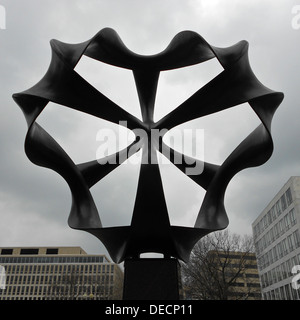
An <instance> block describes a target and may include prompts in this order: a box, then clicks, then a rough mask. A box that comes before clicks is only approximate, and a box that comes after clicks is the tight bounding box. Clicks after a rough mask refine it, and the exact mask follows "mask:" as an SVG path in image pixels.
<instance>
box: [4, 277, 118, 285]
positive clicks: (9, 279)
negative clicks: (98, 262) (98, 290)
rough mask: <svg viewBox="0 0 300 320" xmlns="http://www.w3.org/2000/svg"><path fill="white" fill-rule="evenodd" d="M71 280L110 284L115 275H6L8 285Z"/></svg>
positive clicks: (40, 283) (41, 283)
mask: <svg viewBox="0 0 300 320" xmlns="http://www.w3.org/2000/svg"><path fill="white" fill-rule="evenodd" d="M69 279H73V280H76V281H79V282H83V283H108V282H113V280H114V275H113V274H110V275H109V274H107V275H97V276H96V275H95V276H91V275H76V274H75V275H74V274H71V275H66V274H63V275H24V276H23V275H21V276H11V275H6V284H7V285H10V284H12V285H13V284H39V285H43V284H45V285H46V284H49V283H50V282H51V283H57V284H59V283H62V282H66V281H69Z"/></svg>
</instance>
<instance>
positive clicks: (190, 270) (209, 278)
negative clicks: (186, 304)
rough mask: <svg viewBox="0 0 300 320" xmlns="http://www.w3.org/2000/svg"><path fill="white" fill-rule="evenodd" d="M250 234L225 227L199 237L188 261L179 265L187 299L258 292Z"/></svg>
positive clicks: (224, 297)
mask: <svg viewBox="0 0 300 320" xmlns="http://www.w3.org/2000/svg"><path fill="white" fill-rule="evenodd" d="M253 252H254V247H253V241H252V237H250V236H243V237H242V236H240V235H237V234H230V233H229V231H228V230H225V231H219V232H215V233H213V234H210V235H208V236H206V237H204V238H202V239H201V240H200V241H199V242H198V243H197V244H196V246H195V247H194V249H193V251H192V254H191V258H190V261H189V262H188V263H187V264H183V265H182V280H183V285H184V289H185V292H186V294H187V296H188V297H189V298H190V299H196V300H228V299H249V298H250V297H251V298H252V297H253V296H254V295H255V296H260V286H259V281H258V274H257V264H256V259H255V255H254V253H253Z"/></svg>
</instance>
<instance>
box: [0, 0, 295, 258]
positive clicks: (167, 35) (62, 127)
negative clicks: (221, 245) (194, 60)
mask: <svg viewBox="0 0 300 320" xmlns="http://www.w3.org/2000/svg"><path fill="white" fill-rule="evenodd" d="M0 5H2V6H3V7H2V8H5V13H6V14H5V18H6V21H5V23H6V29H2V30H0V106H1V110H2V113H1V117H0V123H1V125H0V131H1V132H0V146H1V158H0V164H1V166H0V179H1V180H0V247H5V246H68V245H75V246H81V247H82V248H84V249H85V250H86V251H87V252H88V253H106V251H105V249H104V247H103V246H102V245H101V243H100V242H99V240H97V239H96V238H94V237H93V236H92V235H90V234H88V233H85V232H82V231H76V230H72V229H70V228H69V227H68V225H67V218H68V215H69V211H70V207H71V195H70V191H69V189H68V186H67V184H66V183H65V181H64V180H63V179H62V178H61V177H60V176H59V175H57V174H56V173H55V172H54V171H51V170H48V169H45V168H41V167H37V166H35V165H34V164H32V163H31V162H30V161H29V160H28V159H27V157H26V155H25V153H24V139H25V135H26V132H27V125H26V122H25V118H24V116H23V114H22V111H21V109H19V107H18V106H17V105H16V104H15V103H14V101H13V100H12V98H11V96H12V94H13V93H16V92H21V91H23V90H26V89H28V88H30V87H31V86H33V85H34V84H36V83H37V82H38V81H39V80H40V79H41V78H42V76H43V75H44V74H45V72H46V70H47V69H48V66H49V63H50V58H51V50H50V45H49V41H50V40H51V39H58V40H60V41H63V42H67V43H80V42H83V41H86V40H88V39H90V38H92V37H93V36H94V35H95V34H96V33H97V32H98V31H99V30H101V29H102V28H105V27H111V28H113V29H115V30H116V31H117V32H118V34H119V35H120V37H121V38H122V40H123V42H124V43H125V45H126V46H127V47H128V48H129V49H130V50H132V51H134V52H136V53H139V54H147V55H148V54H156V53H159V52H161V51H162V50H164V49H165V48H166V46H167V45H168V44H169V42H170V41H171V40H172V38H173V37H174V36H175V35H176V34H177V33H178V32H180V31H183V30H192V31H195V32H197V33H199V34H200V35H202V36H203V37H204V38H205V39H206V40H207V41H208V42H209V43H210V44H211V45H213V46H217V47H227V46H231V45H233V44H235V43H237V42H238V41H240V40H247V41H248V42H249V44H250V47H249V57H250V64H251V67H252V69H253V71H254V73H255V74H256V76H257V77H258V79H259V80H260V81H261V82H262V83H263V84H264V85H265V86H267V87H269V88H270V89H272V90H275V91H282V92H284V94H285V99H284V101H283V103H282V104H281V105H280V107H279V109H278V110H277V112H276V113H275V116H274V119H273V125H272V134H273V139H274V145H275V149H274V153H273V155H272V157H271V159H270V160H269V161H268V162H267V163H266V164H264V165H263V166H261V167H259V168H252V169H247V170H244V171H242V172H240V173H238V174H237V175H236V176H235V177H234V178H233V180H232V181H231V183H230V184H229V186H228V188H227V191H226V198H225V207H226V209H227V213H228V217H229V230H231V231H232V232H236V233H239V234H251V232H252V229H251V223H252V222H253V221H254V220H255V218H256V217H257V216H258V215H259V213H260V212H261V211H262V210H263V209H264V208H265V206H266V205H267V204H268V203H269V201H270V200H271V199H272V198H273V196H275V194H276V193H277V192H278V191H279V189H280V188H281V187H282V186H283V185H284V183H285V182H286V181H287V180H288V179H289V177H290V176H297V175H299V174H300V147H299V146H300V142H299V133H300V126H299V119H300V112H299V90H300V86H299V78H300V58H299V57H300V29H295V28H293V24H292V19H293V17H295V14H293V13H292V8H293V7H294V6H295V5H297V1H290V0H277V1H271V0H270V1H269V0H263V1H261V0H260V1H258V0H252V1H248V2H246V1H237V0H228V1H218V0H203V1H201V0H186V1H182V0H164V1H161V0H150V1H141V0H126V1H125V0H89V1H86V0H59V1H58V0H51V1H50V0H43V1H40V0H1V1H0ZM2 12H3V10H2ZM1 18H2V19H3V16H2V17H0V19H1ZM294 19H295V18H294ZM299 21H300V19H299ZM2 22H3V20H2ZM0 25H1V21H0ZM76 70H77V72H78V73H80V74H81V75H82V76H84V77H85V78H86V79H87V80H89V81H90V82H91V83H92V84H93V85H94V86H95V87H96V88H98V89H99V90H101V91H102V92H103V93H104V94H106V95H107V96H108V97H109V98H110V99H111V100H113V101H115V102H116V103H118V104H119V105H120V106H122V107H123V108H124V109H127V110H129V111H130V112H132V113H133V114H134V115H136V116H138V117H140V111H139V105H138V98H137V94H136V91H135V86H134V81H133V77H132V74H131V72H130V71H128V70H123V69H118V68H115V67H111V66H107V65H104V64H102V63H99V62H95V61H91V59H88V58H85V59H82V60H81V61H80V63H79V64H78V66H77V67H76ZM221 71H222V68H221V67H220V65H219V64H218V63H217V61H216V60H215V59H213V60H211V61H209V62H207V63H204V64H203V65H202V64H201V65H197V66H193V67H188V68H185V69H182V70H176V71H175V70H174V71H170V72H163V73H162V74H161V76H160V82H159V86H158V92H157V100H156V114H155V116H156V119H159V118H160V117H161V116H163V115H164V114H166V113H168V112H169V111H170V110H172V109H173V108H175V107H176V106H177V105H179V104H180V103H181V102H183V101H184V100H185V99H186V98H188V97H189V96H190V95H191V94H192V93H193V92H195V91H196V90H197V89H199V88H200V87H201V86H202V85H203V84H205V83H206V82H207V81H209V80H210V79H212V78H213V77H214V76H216V75H217V74H218V73H219V72H221ZM38 123H39V124H41V125H42V126H43V127H44V128H45V129H46V130H47V131H48V132H49V133H50V134H52V135H53V137H54V138H55V139H57V141H58V142H59V143H61V145H62V146H63V147H64V148H65V150H66V151H67V152H68V153H69V154H70V156H71V157H72V158H73V160H74V161H75V162H76V163H78V162H83V161H88V160H92V159H95V156H96V151H97V148H99V141H96V135H97V132H98V130H99V129H101V128H103V127H109V124H108V123H107V122H104V121H100V120H99V119H94V118H92V117H91V116H88V115H85V114H80V113H79V112H75V111H72V110H70V109H67V108H65V107H62V106H59V105H55V104H53V103H49V104H48V105H47V107H46V108H45V110H44V111H43V113H42V114H41V116H40V118H39V119H38ZM259 123H260V122H259V120H258V119H257V117H256V115H255V114H254V112H253V111H252V110H251V108H250V107H249V105H248V104H244V105H240V106H236V107H234V108H232V109H230V110H227V111H224V112H222V113H220V114H215V115H210V116H207V117H205V118H204V119H200V120H198V121H193V123H192V124H185V125H184V126H182V128H189V127H193V128H201V129H204V137H205V140H204V150H205V153H204V155H205V159H204V160H206V161H208V162H214V163H217V164H221V163H222V161H224V159H225V158H226V157H227V156H228V155H229V154H230V152H231V151H232V150H233V148H234V147H236V146H237V145H238V143H240V142H241V141H242V139H243V138H244V137H246V136H247V135H248V134H249V133H250V132H251V131H252V130H253V129H254V128H255V127H256V126H257V125H258V124H259ZM110 128H115V127H114V126H110ZM138 174H139V165H133V164H129V163H128V164H125V165H122V166H120V167H119V168H118V169H117V170H115V171H114V172H113V173H112V174H111V175H110V176H109V177H106V178H105V179H104V180H103V181H101V182H100V183H99V184H98V185H96V186H95V187H93V188H92V194H93V196H94V198H95V201H96V204H97V206H98V210H99V213H100V217H101V219H102V222H103V225H104V226H114V225H128V224H129V223H130V219H131V214H132V209H133V204H134V197H135V192H136V183H137V179H138ZM161 174H162V178H163V182H164V186H165V193H166V198H167V204H168V208H169V211H170V219H171V222H172V223H173V224H177V225H185V226H193V224H194V222H195V218H196V216H197V213H198V211H199V209H200V205H201V202H202V199H203V195H204V191H203V190H201V189H200V188H199V187H198V186H197V185H195V184H194V183H193V182H192V181H191V180H189V179H188V178H186V177H185V176H183V175H182V174H181V173H179V172H177V170H176V169H175V168H174V167H173V166H171V165H166V166H164V167H162V168H161Z"/></svg>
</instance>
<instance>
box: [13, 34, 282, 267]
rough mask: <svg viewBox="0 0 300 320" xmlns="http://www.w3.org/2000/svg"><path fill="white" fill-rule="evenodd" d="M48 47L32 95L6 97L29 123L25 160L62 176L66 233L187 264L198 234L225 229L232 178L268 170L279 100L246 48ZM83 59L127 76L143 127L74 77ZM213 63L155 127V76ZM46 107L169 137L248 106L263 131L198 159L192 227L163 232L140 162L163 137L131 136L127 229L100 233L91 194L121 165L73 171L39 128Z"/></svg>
mask: <svg viewBox="0 0 300 320" xmlns="http://www.w3.org/2000/svg"><path fill="white" fill-rule="evenodd" d="M51 48H52V60H51V64H50V66H49V69H48V71H47V73H46V74H45V76H44V77H43V78H42V79H41V80H40V82H38V83H37V84H36V85H35V86H33V87H32V88H30V89H28V90H26V91H24V92H21V93H17V94H14V95H13V98H14V100H15V101H16V103H17V104H18V105H19V106H20V108H21V109H22V111H23V112H24V115H25V118H26V121H27V124H28V132H27V135H26V140H25V152H26V154H27V156H28V158H29V159H30V160H31V161H32V162H33V163H35V164H36V165H39V166H43V167H47V168H50V169H52V170H54V171H56V172H57V173H59V174H60V175H61V176H62V177H63V178H64V179H65V180H66V182H67V183H68V185H69V187H70V190H71V193H72V207H71V211H70V215H69V219H68V223H69V226H70V227H71V228H74V229H79V230H85V231H88V232H90V233H91V234H93V235H94V236H96V237H97V238H99V239H100V240H101V241H102V242H103V243H104V245H105V246H106V248H107V250H108V252H109V253H110V255H111V257H112V259H113V260H114V261H115V262H121V261H123V260H124V259H127V258H130V257H138V256H139V255H140V254H141V253H143V252H159V253H163V254H164V255H166V256H173V257H176V258H179V259H182V260H184V261H187V260H188V258H189V254H190V251H191V249H192V248H193V246H194V244H195V243H196V242H197V241H198V240H199V239H200V238H201V237H203V236H204V235H206V234H208V233H210V232H212V231H216V230H221V229H224V228H226V227H227V225H228V218H227V214H226V211H225V208H224V194H225V191H226V188H227V185H228V183H229V182H230V180H231V179H232V177H233V176H234V175H235V174H236V173H238V172H239V171H241V170H243V169H245V168H248V167H254V166H259V165H261V164H263V163H265V162H266V161H267V160H268V159H269V157H270V156H271V154H272V152H273V142H272V137H271V121H272V117H273V115H274V113H275V111H276V109H277V107H278V106H279V104H280V103H281V101H282V99H283V94H282V93H280V92H274V91H272V90H270V89H268V88H266V87H265V86H264V85H262V84H261V83H260V82H259V81H258V80H257V78H256V77H255V75H254V74H253V72H252V70H251V68H250V65H249V61H248V54H247V53H248V43H247V42H246V41H241V42H239V43H237V44H236V45H233V46H231V47H228V48H217V47H213V46H211V45H209V44H208V43H207V42H206V41H205V40H204V39H203V38H202V37H201V36H200V35H198V34H197V33H195V32H191V31H184V32H181V33H179V34H177V35H176V36H175V37H174V38H173V40H172V41H171V42H170V44H169V46H168V47H167V48H166V49H165V50H164V51H162V52H161V53H159V54H156V55H152V56H142V55H138V54H135V53H133V52H131V51H130V50H129V49H127V48H126V46H125V45H124V44H123V43H122V41H121V39H120V38H119V36H118V35H117V33H116V32H115V31H114V30H112V29H109V28H106V29H103V30H101V31H100V32H99V33H97V34H96V35H95V36H94V37H93V38H92V39H91V40H89V41H87V42H84V43H80V44H66V43H62V42H60V41H57V40H52V41H51ZM82 55H86V56H88V57H91V58H93V59H96V60H99V61H102V62H105V63H108V64H111V65H114V66H118V67H122V68H127V69H131V70H132V71H133V75H134V78H135V82H136V87H137V91H138V95H139V100H140V107H141V112H142V121H141V120H139V119H137V118H136V117H134V116H133V115H131V114H129V113H128V112H126V111H125V110H123V109H122V108H121V107H120V106H118V105H117V104H115V103H114V102H112V101H111V100H109V99H108V98H107V97H105V96H104V95H103V94H102V93H100V92H99V91H97V90H96V89H95V88H94V87H92V86H91V85H90V84H89V83H88V82H86V81H85V80H84V79H83V78H82V77H81V76H79V75H78V74H77V73H76V72H75V71H74V68H75V66H76V64H77V63H78V61H79V60H80V58H81V57H82ZM212 58H216V59H218V61H219V62H220V64H221V65H222V67H223V68H224V71H223V72H221V73H220V74H219V75H218V76H217V77H215V78H214V79H213V80H212V81H210V82H209V83H208V84H206V85H205V86H204V87H202V88H201V89H200V90H198V91H197V92H196V93H195V94H194V95H192V96H191V97H190V98H189V99H187V100H186V101H185V102H183V103H182V104H181V105H180V106H178V107H177V108H176V109H175V110H173V111H172V112H170V113H169V114H168V115H166V116H165V117H164V118H162V119H161V120H159V121H158V122H156V123H155V122H154V121H153V112H154V104H155V103H154V102H155V95H156V89H157V84H158V79H159V73H160V71H162V70H170V69H175V68H181V67H185V66H189V65H193V64H198V63H202V62H205V61H207V60H209V59H212ZM104 76H105V75H104ZM49 101H52V102H55V103H58V104H60V105H62V106H66V107H69V108H72V109H75V110H79V111H82V112H85V113H87V114H90V115H93V116H96V117H99V118H102V119H105V120H108V121H111V122H113V123H117V124H118V123H119V121H122V120H126V121H127V127H128V128H129V129H137V128H141V129H144V130H145V131H146V132H149V133H150V130H151V129H168V130H169V129H171V128H174V127H175V126H177V125H180V124H182V123H184V122H187V121H190V120H193V119H196V118H199V117H203V116H206V115H209V114H212V113H215V112H218V111H221V110H225V109H227V108H230V107H232V106H236V105H238V104H241V103H245V102H248V103H249V105H250V106H251V107H252V109H253V110H254V111H255V112H256V114H257V116H258V117H259V118H260V120H261V124H260V125H259V126H258V127H257V128H256V129H255V130H254V131H253V132H252V133H250V135H249V136H248V137H247V138H246V139H244V140H243V141H242V142H241V143H240V144H239V145H238V147H237V148H236V149H235V150H233V152H232V153H231V154H230V155H229V156H228V158H227V159H226V160H225V161H224V162H223V163H222V164H220V165H215V164H211V163H206V162H205V163H204V171H203V173H202V174H200V175H190V176H189V177H190V178H191V179H193V180H194V181H195V182H196V183H197V184H198V185H200V186H201V187H203V188H204V189H205V190H206V195H205V198H204V201H203V203H202V205H201V207H200V205H199V207H200V210H199V214H198V217H197V220H196V223H195V227H194V228H188V227H178V226H171V225H170V221H169V216H168V211H167V206H166V201H165V197H164V190H163V185H162V180H161V176H160V171H159V165H158V164H157V163H148V164H147V163H145V162H147V161H146V160H147V159H150V156H151V155H152V156H154V157H156V150H159V151H161V150H162V147H165V148H168V147H167V146H166V145H164V144H163V142H162V139H157V141H154V142H153V143H152V144H151V145H148V141H147V140H146V139H136V141H134V142H133V144H132V145H131V146H129V147H128V148H127V149H125V150H122V151H120V152H119V153H118V154H117V156H121V155H122V157H120V159H123V160H125V157H124V155H127V151H128V150H129V148H130V147H132V146H133V145H135V146H136V147H137V150H138V149H140V148H142V157H143V160H145V161H142V164H141V168H140V176H139V181H138V188H137V194H136V199H135V205H134V210H133V215H132V221H131V225H130V226H125V227H111V228H103V227H102V225H101V220H100V217H99V214H98V211H97V208H96V206H95V203H94V200H93V198H92V196H91V193H90V190H89V189H90V188H91V187H92V186H93V185H94V184H95V183H97V182H98V181H99V180H101V179H102V178H103V177H105V176H106V175H107V174H109V173H110V172H111V171H112V170H114V169H115V168H116V167H117V166H118V165H119V164H120V163H119V162H118V161H117V164H110V163H109V162H107V163H106V164H99V163H98V161H97V160H94V161H91V162H88V163H83V164H75V163H74V162H73V161H72V159H71V158H70V157H69V156H68V155H67V153H66V152H65V151H64V150H63V149H62V148H61V147H60V145H59V144H58V143H57V142H56V141H55V140H54V139H53V138H52V137H51V136H50V135H49V134H48V133H47V132H46V131H45V130H44V129H43V128H42V127H41V126H40V125H38V123H37V122H36V120H37V118H38V116H39V115H40V113H41V112H42V111H43V109H44V108H45V107H46V105H47V104H48V102H49ZM58 116H59V115H58ZM147 146H148V147H149V148H147ZM174 155H178V153H177V152H176V151H174V150H170V157H169V159H170V161H171V162H173V163H174V164H175V165H176V166H177V167H178V169H180V170H182V171H183V172H185V169H186V168H187V167H188V164H187V163H185V162H184V161H183V163H182V164H178V163H175V161H174V159H173V156H174ZM185 159H186V158H185ZM105 160H108V159H105ZM183 160H184V159H183ZM194 161H195V162H194V163H196V161H199V160H194Z"/></svg>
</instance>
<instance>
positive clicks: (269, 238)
mask: <svg viewBox="0 0 300 320" xmlns="http://www.w3.org/2000/svg"><path fill="white" fill-rule="evenodd" d="M296 223H297V219H296V214H295V209H294V208H292V209H291V210H290V211H289V212H288V213H287V214H286V215H285V216H284V217H283V218H282V219H280V220H279V221H278V222H277V223H276V224H275V225H274V226H273V227H272V228H271V229H270V230H269V231H268V232H266V234H265V235H264V236H263V237H262V238H261V239H259V240H258V241H256V242H255V249H256V253H257V254H258V255H259V254H260V253H261V252H262V251H263V250H264V249H265V248H267V247H268V246H269V245H270V244H272V243H273V242H274V241H275V240H276V239H278V238H279V237H280V236H282V235H283V234H284V233H285V232H286V231H287V230H289V229H290V228H291V227H292V226H294V225H295V224H296Z"/></svg>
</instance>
